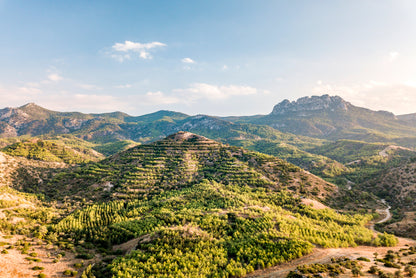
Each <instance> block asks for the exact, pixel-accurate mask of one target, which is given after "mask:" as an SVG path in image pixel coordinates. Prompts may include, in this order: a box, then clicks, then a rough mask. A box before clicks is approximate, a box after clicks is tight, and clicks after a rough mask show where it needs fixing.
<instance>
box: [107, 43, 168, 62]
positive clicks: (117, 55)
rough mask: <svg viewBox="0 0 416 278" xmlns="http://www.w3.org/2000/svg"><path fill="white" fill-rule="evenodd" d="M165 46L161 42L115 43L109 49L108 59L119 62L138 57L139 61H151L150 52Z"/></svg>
mask: <svg viewBox="0 0 416 278" xmlns="http://www.w3.org/2000/svg"><path fill="white" fill-rule="evenodd" d="M164 46H166V44H164V43H161V42H150V43H139V42H132V41H125V42H124V43H115V44H114V45H113V46H112V47H111V48H112V51H111V53H110V57H112V58H114V59H116V60H117V61H119V62H123V61H125V60H129V59H131V58H132V57H135V56H138V57H140V58H141V59H152V55H151V54H150V51H152V50H153V49H154V48H160V47H164Z"/></svg>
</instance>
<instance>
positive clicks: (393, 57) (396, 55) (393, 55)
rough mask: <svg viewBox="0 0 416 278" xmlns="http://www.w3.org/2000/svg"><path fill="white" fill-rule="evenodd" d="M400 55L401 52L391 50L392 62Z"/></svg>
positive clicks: (390, 58) (390, 57)
mask: <svg viewBox="0 0 416 278" xmlns="http://www.w3.org/2000/svg"><path fill="white" fill-rule="evenodd" d="M398 56H399V52H397V51H392V52H390V53H389V60H390V62H394V61H395V60H396V59H397V57H398Z"/></svg>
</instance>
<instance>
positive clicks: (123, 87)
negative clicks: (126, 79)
mask: <svg viewBox="0 0 416 278" xmlns="http://www.w3.org/2000/svg"><path fill="white" fill-rule="evenodd" d="M131 87H132V86H131V84H122V85H116V86H114V88H116V89H129V88H131Z"/></svg>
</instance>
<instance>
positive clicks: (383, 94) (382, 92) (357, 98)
mask: <svg viewBox="0 0 416 278" xmlns="http://www.w3.org/2000/svg"><path fill="white" fill-rule="evenodd" d="M312 93H313V94H318V95H322V94H330V95H339V96H341V97H343V98H344V99H345V100H347V101H349V102H351V103H352V104H354V105H357V106H360V107H365V108H369V109H372V110H386V111H390V112H393V113H395V114H397V115H400V114H407V113H416V86H410V85H406V84H387V83H384V82H377V81H368V82H366V83H362V84H354V85H331V84H322V85H319V86H316V87H315V88H313V89H312Z"/></svg>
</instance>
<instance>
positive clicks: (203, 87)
mask: <svg viewBox="0 0 416 278" xmlns="http://www.w3.org/2000/svg"><path fill="white" fill-rule="evenodd" d="M173 92H174V93H177V94H179V95H181V96H183V97H184V100H186V101H188V102H189V101H196V100H198V99H208V100H223V99H227V98H229V97H232V96H247V95H254V94H257V93H258V90H257V89H256V88H253V87H250V86H239V85H228V86H218V85H211V84H206V83H194V84H191V85H190V86H189V87H188V88H186V89H175V90H173Z"/></svg>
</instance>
